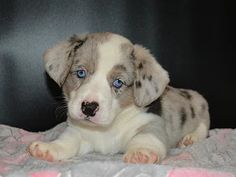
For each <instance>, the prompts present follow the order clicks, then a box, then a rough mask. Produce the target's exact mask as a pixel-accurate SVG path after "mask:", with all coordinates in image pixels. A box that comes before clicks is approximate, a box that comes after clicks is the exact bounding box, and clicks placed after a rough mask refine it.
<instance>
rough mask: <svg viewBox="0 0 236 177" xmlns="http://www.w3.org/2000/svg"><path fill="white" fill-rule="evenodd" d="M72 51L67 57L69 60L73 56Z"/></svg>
mask: <svg viewBox="0 0 236 177" xmlns="http://www.w3.org/2000/svg"><path fill="white" fill-rule="evenodd" d="M72 53H73V52H72V51H70V53H69V55H68V58H67V60H69V59H70V58H71V56H72Z"/></svg>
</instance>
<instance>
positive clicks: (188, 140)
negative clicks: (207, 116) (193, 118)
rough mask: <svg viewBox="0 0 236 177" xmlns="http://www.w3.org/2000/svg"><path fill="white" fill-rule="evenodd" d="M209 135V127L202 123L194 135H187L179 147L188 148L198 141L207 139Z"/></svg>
mask: <svg viewBox="0 0 236 177" xmlns="http://www.w3.org/2000/svg"><path fill="white" fill-rule="evenodd" d="M207 135H208V127H207V125H205V124H204V123H202V122H201V123H200V124H199V125H198V127H197V128H196V130H194V131H193V132H192V133H190V134H187V135H185V136H184V137H183V138H182V139H181V140H180V142H179V143H178V147H181V148H183V147H186V146H188V145H191V144H193V143H195V142H197V141H200V140H202V139H204V138H206V137H207Z"/></svg>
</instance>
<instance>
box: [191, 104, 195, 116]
mask: <svg viewBox="0 0 236 177" xmlns="http://www.w3.org/2000/svg"><path fill="white" fill-rule="evenodd" d="M190 110H191V116H192V118H195V116H196V114H195V111H194V109H193V107H192V106H190Z"/></svg>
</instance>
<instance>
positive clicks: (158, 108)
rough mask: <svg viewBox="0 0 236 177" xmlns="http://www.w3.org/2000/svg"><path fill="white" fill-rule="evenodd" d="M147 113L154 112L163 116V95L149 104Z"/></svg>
mask: <svg viewBox="0 0 236 177" xmlns="http://www.w3.org/2000/svg"><path fill="white" fill-rule="evenodd" d="M147 108H148V109H147V113H153V114H156V115H158V116H162V103H161V97H160V98H158V99H157V100H155V101H153V102H152V103H151V104H149V105H148V106H147Z"/></svg>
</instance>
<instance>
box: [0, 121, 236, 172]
mask: <svg viewBox="0 0 236 177" xmlns="http://www.w3.org/2000/svg"><path fill="white" fill-rule="evenodd" d="M65 127H66V123H61V124H59V125H57V126H56V127H54V128H52V129H50V130H48V131H45V132H38V133H34V132H28V131H25V130H22V129H19V128H14V127H10V126H6V125H0V177H2V176H4V177H5V176H6V177H23V176H24V177H25V176H27V177H82V176H83V177H93V176H94V177H95V176H96V177H123V176H124V177H133V176H136V177H155V176H158V177H234V176H235V175H236V129H213V130H210V133H209V137H208V138H207V139H205V140H203V141H201V142H198V143H195V144H193V145H191V146H188V147H186V148H175V149H171V150H170V151H169V152H168V156H167V158H166V159H164V160H163V161H162V163H161V164H148V165H147V164H146V165H145V164H127V163H124V162H122V154H116V155H107V156H105V155H101V154H95V153H91V154H86V155H83V156H81V157H74V158H72V159H69V160H65V161H61V162H47V161H43V160H39V159H35V158H34V157H31V156H30V155H29V154H28V152H27V150H26V149H27V146H28V145H29V144H30V143H31V142H32V141H35V140H42V141H50V140H54V139H56V138H57V136H58V135H59V134H60V133H61V132H63V130H64V129H65Z"/></svg>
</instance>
